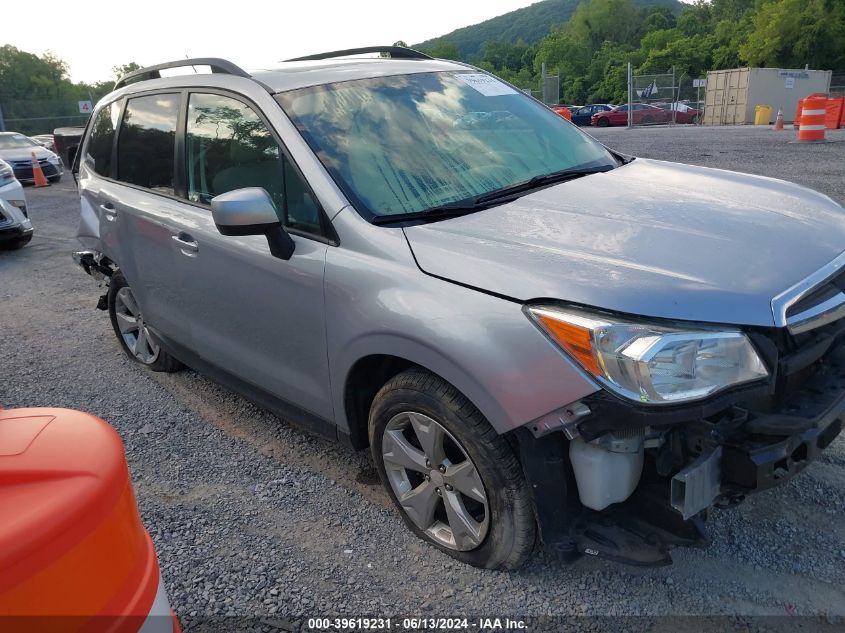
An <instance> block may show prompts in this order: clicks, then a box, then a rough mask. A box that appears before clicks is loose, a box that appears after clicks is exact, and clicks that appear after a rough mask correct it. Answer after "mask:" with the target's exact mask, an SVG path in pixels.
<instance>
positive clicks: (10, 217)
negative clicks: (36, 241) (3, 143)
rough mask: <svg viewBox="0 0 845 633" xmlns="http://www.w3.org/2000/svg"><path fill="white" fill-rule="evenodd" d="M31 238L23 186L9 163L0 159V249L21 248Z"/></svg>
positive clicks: (30, 226) (30, 223) (30, 225)
mask: <svg viewBox="0 0 845 633" xmlns="http://www.w3.org/2000/svg"><path fill="white" fill-rule="evenodd" d="M31 239H32V222H30V220H29V215H28V214H27V211H26V197H25V196H24V195H23V187H22V186H21V183H20V182H19V181H18V179H17V178H15V174H14V172H13V171H12V167H11V165H9V163H7V162H6V161H4V160H0V249H4V250H15V249H18V248H23V247H24V246H26V245H27V244H28V243H29V240H31Z"/></svg>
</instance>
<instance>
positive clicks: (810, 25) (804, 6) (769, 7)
mask: <svg viewBox="0 0 845 633" xmlns="http://www.w3.org/2000/svg"><path fill="white" fill-rule="evenodd" d="M752 22H753V30H752V31H751V33H750V34H749V35H748V38H747V40H746V41H745V42H744V43H743V44H742V45H741V46H740V47H739V53H740V57H741V58H743V59H745V60H747V61H748V63H750V64H751V65H754V66H773V67H781V68H802V67H803V66H804V65H805V64H808V65H809V66H810V68H818V69H840V68H845V2H843V0H765V1H764V0H760V1H758V3H757V5H756V11H755V13H754V17H753V21H752Z"/></svg>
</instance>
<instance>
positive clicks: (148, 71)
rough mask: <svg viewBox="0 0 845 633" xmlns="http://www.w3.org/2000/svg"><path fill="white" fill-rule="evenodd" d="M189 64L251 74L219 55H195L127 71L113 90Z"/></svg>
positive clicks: (212, 70) (227, 73) (239, 73)
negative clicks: (168, 69) (167, 69)
mask: <svg viewBox="0 0 845 633" xmlns="http://www.w3.org/2000/svg"><path fill="white" fill-rule="evenodd" d="M187 66H209V67H210V68H211V72H213V73H221V74H224V75H237V76H238V77H250V76H251V75H250V74H249V73H248V72H246V71H245V70H244V69H243V68H240V67H239V66H235V64H233V63H232V62H230V61H227V60H225V59H219V58H217V57H195V58H192V59H179V60H176V61H175V62H166V63H164V64H156V65H155V66H147V67H146V68H141V69H140V70H133V71H132V72H131V73H126V74H125V75H123V77H121V78H120V79H118V80H117V83H116V84H114V88H113V90H117V89H118V88H123V86H126V85H128V84H131V83H136V82H138V81H148V80H150V79H160V78H161V73H160V72H159V71H160V70H165V69H166V68H185V67H187Z"/></svg>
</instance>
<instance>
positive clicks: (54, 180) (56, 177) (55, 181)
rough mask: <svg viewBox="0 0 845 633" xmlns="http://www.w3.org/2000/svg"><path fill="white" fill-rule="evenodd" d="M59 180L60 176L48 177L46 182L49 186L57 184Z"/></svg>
mask: <svg viewBox="0 0 845 633" xmlns="http://www.w3.org/2000/svg"><path fill="white" fill-rule="evenodd" d="M61 179H62V175H61V174H59V175H58V176H50V177H49V178H48V179H47V180H48V181H49V182H50V183H51V184H56V183H57V182H59V181H60V180H61Z"/></svg>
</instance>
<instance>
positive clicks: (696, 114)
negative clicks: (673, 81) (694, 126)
mask: <svg viewBox="0 0 845 633" xmlns="http://www.w3.org/2000/svg"><path fill="white" fill-rule="evenodd" d="M662 109H663V110H664V111H666V117H667V120H669V121H671V120H672V110H674V111H675V123H698V122H699V121H700V120H701V115H702V114H703V112H702V111H701V110H699V109H697V108H694V107H692V106H691V105H689V104H687V103H683V102H678V103H667V104H665V105H663V106H662Z"/></svg>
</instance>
